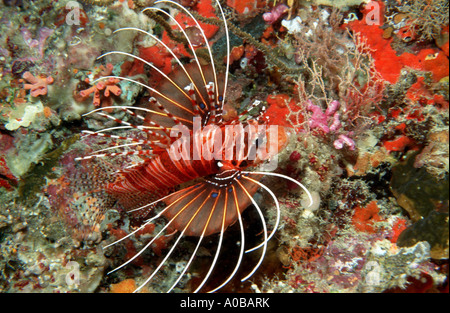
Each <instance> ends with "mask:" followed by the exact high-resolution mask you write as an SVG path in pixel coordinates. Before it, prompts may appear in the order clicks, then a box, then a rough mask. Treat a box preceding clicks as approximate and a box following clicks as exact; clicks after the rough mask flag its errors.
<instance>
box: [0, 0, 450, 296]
mask: <svg viewBox="0 0 450 313" xmlns="http://www.w3.org/2000/svg"><path fill="white" fill-rule="evenodd" d="M152 2H153V1H137V0H135V1H109V0H105V1H95V0H85V1H80V2H75V4H77V5H75V6H73V5H74V1H68V0H63V1H57V2H55V1H52V0H43V1H3V2H1V3H0V43H1V45H0V77H1V80H0V291H1V292H118V293H125V292H132V291H134V290H135V289H136V286H139V285H140V284H141V283H143V282H144V281H145V277H147V276H148V274H149V273H151V272H152V270H153V269H154V268H155V267H156V266H157V265H158V264H159V262H160V261H161V260H162V259H163V257H164V255H165V252H167V249H168V248H169V247H171V245H172V244H173V239H174V236H173V232H172V230H171V229H168V230H166V232H165V233H164V235H163V236H162V237H160V238H159V239H158V240H157V241H155V242H154V243H153V244H152V246H151V247H150V249H147V250H146V251H145V252H144V253H143V254H142V255H140V256H139V257H138V258H136V259H135V260H133V262H131V264H128V265H127V266H126V267H125V268H124V270H123V271H116V272H113V273H110V274H109V275H106V273H107V272H108V271H110V270H112V269H113V268H115V267H116V266H119V265H120V264H122V263H123V262H124V261H125V260H127V259H129V258H130V257H131V256H133V255H134V254H135V253H136V251H139V250H140V249H141V248H142V247H144V246H145V245H146V244H147V243H148V242H149V240H150V239H151V238H153V236H155V234H156V233H157V232H159V230H161V229H162V228H163V226H164V223H163V222H156V221H155V223H152V224H149V225H148V227H146V228H144V229H143V230H141V231H140V232H138V233H136V234H135V236H130V237H127V238H125V236H126V235H127V234H129V233H130V232H132V231H133V230H135V229H136V228H137V225H139V223H140V222H142V218H141V217H140V216H134V215H127V214H125V213H124V212H123V208H122V207H121V206H120V205H119V204H118V203H116V202H115V201H112V200H111V199H110V198H109V197H108V195H107V194H105V193H104V192H101V191H99V190H97V188H98V187H99V185H100V183H107V182H109V181H108V179H111V178H110V176H108V174H109V173H111V172H115V171H117V170H118V169H121V168H122V167H123V166H124V164H133V162H138V161H139V160H140V157H139V156H136V155H127V156H125V157H124V158H122V159H120V160H119V159H115V158H111V159H109V158H105V160H101V161H94V162H88V160H84V161H82V162H75V161H74V160H75V158H77V157H80V156H82V155H86V153H89V152H92V151H95V150H97V149H100V148H101V147H102V145H101V144H100V142H102V141H105V142H114V138H112V137H108V136H107V135H105V136H104V137H101V136H98V138H94V136H86V137H85V138H84V139H82V140H81V139H80V137H81V136H80V132H81V131H82V130H84V131H86V130H87V131H89V130H98V129H105V128H118V129H119V132H118V135H117V136H123V137H127V138H129V139H130V140H131V141H132V142H133V144H134V143H136V145H135V146H133V145H130V146H129V147H128V149H129V151H131V150H132V149H135V148H136V149H137V150H139V149H142V147H141V144H140V142H141V141H143V140H145V139H146V138H143V136H142V135H141V134H140V133H137V132H134V130H133V129H127V128H126V127H125V126H126V124H125V123H127V122H128V120H125V119H124V116H125V114H124V112H122V111H120V110H116V111H111V112H110V113H108V114H110V117H105V116H100V115H95V114H90V115H87V116H83V114H85V113H87V112H89V111H91V110H93V109H95V108H101V107H110V106H114V105H117V104H122V105H127V106H128V105H129V106H140V107H143V106H144V105H145V104H146V103H148V101H149V97H150V96H151V93H149V92H148V91H147V90H146V89H145V88H143V87H142V86H141V85H139V84H133V83H130V82H129V81H126V80H118V79H114V78H109V79H107V80H100V81H97V79H99V78H102V77H106V76H110V75H116V76H121V77H124V78H126V79H130V80H131V79H133V80H135V81H137V82H139V83H141V84H142V85H143V84H147V83H148V84H149V85H151V86H154V85H158V84H160V83H161V82H162V80H163V75H162V74H161V73H163V74H164V75H168V74H170V73H173V72H174V70H175V69H176V67H177V64H176V63H177V62H176V60H175V58H174V55H175V56H176V57H178V58H180V60H181V62H183V63H188V62H189V60H190V59H191V57H192V51H191V50H190V49H191V48H190V47H189V45H187V44H186V40H184V41H183V40H182V39H181V38H182V36H181V34H180V31H179V30H178V28H177V26H176V25H175V24H174V23H173V22H172V21H170V20H169V19H168V18H167V17H166V16H163V13H161V14H159V13H158V14H156V13H154V12H153V13H152V12H149V11H146V12H141V10H142V9H143V8H144V7H145V6H147V5H151V4H152ZM178 2H179V3H181V4H182V5H184V6H186V7H189V9H190V10H191V12H192V14H193V15H194V16H195V17H196V18H197V19H198V20H199V22H200V25H201V27H202V29H203V30H204V31H205V35H206V36H207V38H208V40H209V41H210V43H211V47H212V51H213V55H214V58H215V59H216V62H217V64H218V66H219V67H218V68H217V71H218V72H223V71H224V69H225V62H226V60H227V57H226V45H225V37H224V36H225V33H224V31H223V25H222V24H221V22H220V21H219V20H218V18H217V17H218V16H219V14H220V12H219V11H218V9H217V8H216V6H215V5H214V1H211V0H198V1H178ZM221 3H223V5H224V12H225V15H226V17H227V23H228V26H229V31H230V38H231V44H232V46H231V55H230V73H229V85H228V94H227V104H226V105H227V112H225V113H226V114H224V118H225V119H228V118H230V117H233V116H236V115H237V113H236V112H247V115H248V116H249V117H250V116H253V117H256V116H260V117H261V118H263V119H264V120H265V121H267V122H268V123H269V124H271V125H272V124H273V125H280V126H284V127H285V128H286V129H287V130H288V131H289V136H288V137H289V142H288V143H287V145H286V148H285V149H284V150H283V151H282V152H281V153H280V154H279V155H278V166H277V168H276V169H275V173H281V174H285V175H289V176H290V177H291V178H293V179H295V180H297V181H299V182H301V183H302V184H303V185H305V186H307V187H308V190H310V192H311V195H312V197H313V199H314V205H313V206H311V207H307V205H306V203H307V202H308V201H307V200H308V199H307V197H306V196H305V195H304V194H303V193H302V192H301V190H300V189H299V188H298V186H297V185H296V184H294V183H292V182H289V181H288V182H286V181H283V180H279V179H277V178H273V177H271V178H265V179H264V182H265V183H266V184H269V185H270V186H271V189H272V190H273V192H274V194H275V195H276V197H277V200H278V201H279V206H280V224H279V229H278V231H277V233H276V236H274V238H272V239H271V241H270V242H269V245H268V251H267V258H266V261H265V262H264V263H263V265H262V266H261V268H260V269H259V271H258V272H257V273H255V275H254V276H253V277H252V281H251V282H241V281H240V280H239V278H241V277H237V278H236V279H234V280H233V281H231V282H230V283H229V285H227V286H226V287H225V288H224V289H223V291H224V292H430V291H433V292H442V291H444V292H445V291H446V292H448V258H449V251H448V249H449V248H448V247H449V240H448V236H449V223H448V214H449V210H448V208H449V194H448V172H449V161H448V154H449V134H448V126H449V115H448V110H449V92H448V87H449V78H448V75H449V74H448V73H449V52H448V51H449V35H448V34H449V26H448V23H449V21H448V1H444V0H416V1H402V3H401V4H399V3H398V1H387V0H386V1H382V0H378V1H362V0H343V1H326V0H314V1H313V0H301V1H292V0H284V1H279V0H276V1H262V0H245V1H233V0H227V1H221ZM160 7H161V8H163V9H164V10H165V11H166V12H169V13H170V14H171V15H172V16H174V18H175V20H176V21H177V22H179V23H180V24H182V25H183V26H184V27H186V32H187V33H188V34H189V37H190V38H192V40H193V42H194V43H195V46H196V47H195V49H197V50H196V51H198V54H199V56H200V59H201V60H200V62H204V59H207V58H208V57H209V56H208V55H207V52H206V49H205V45H204V43H203V40H202V37H201V36H199V35H200V32H199V29H198V28H197V26H196V24H195V23H193V22H192V20H191V19H190V18H189V17H188V16H187V15H186V14H183V13H181V12H179V10H177V9H176V8H175V7H174V6H170V5H168V4H166V3H161V4H160ZM123 27H129V29H128V30H124V31H117V32H114V31H115V30H117V29H119V28H123ZM132 28H139V29H142V30H144V31H148V32H149V33H151V34H153V35H155V38H157V39H159V40H161V41H162V42H163V43H164V44H165V45H167V46H168V47H169V48H170V49H171V51H172V53H173V54H171V53H169V52H167V51H166V49H165V48H164V47H163V46H162V45H158V44H157V42H156V40H155V39H154V38H151V37H149V36H146V35H145V34H144V33H142V32H136V31H131V29H132ZM199 38H200V40H198V39H199ZM105 51H121V52H123V54H114V55H113V54H110V55H104V56H102V57H101V58H98V57H100V56H101V55H102V53H104V52H105ZM128 54H134V55H135V56H137V57H139V58H142V59H145V60H146V61H147V62H149V63H150V64H152V65H153V66H154V67H156V68H158V69H159V71H156V70H155V69H154V68H151V67H150V66H148V64H144V63H143V62H141V61H140V60H139V59H137V58H131V57H129V55H128ZM205 56H206V57H205ZM97 58H98V59H97ZM255 100H258V101H261V105H254V106H252V103H255ZM256 103H257V102H256ZM246 110H248V111H246ZM111 117H112V118H111ZM116 118H117V119H116ZM132 118H137V117H136V116H134V117H132ZM119 119H122V120H125V122H124V124H121V125H119V124H118V123H117V120H119ZM124 125H125V126H124ZM130 128H131V127H130ZM75 187H76V188H75ZM88 190H94V191H93V192H90V193H89V192H87V191H88ZM254 198H255V201H256V203H257V204H258V205H259V206H260V207H261V209H262V210H263V211H264V213H265V215H267V222H268V227H269V230H270V229H271V228H272V227H273V226H274V225H275V221H276V218H277V210H276V209H277V206H276V205H275V204H274V202H273V199H272V197H270V196H269V195H268V194H267V193H265V192H264V190H260V191H258V192H257V193H256V194H255V197H254ZM249 211H250V210H249ZM243 220H244V222H245V225H246V228H245V229H246V232H247V237H249V238H251V239H249V240H250V241H251V242H253V241H252V240H254V241H255V242H256V241H258V240H260V239H261V238H262V235H261V234H262V228H261V225H259V224H258V223H252V222H251V221H253V220H259V217H255V216H252V215H251V213H248V212H245V214H243ZM229 228H230V229H229V233H228V232H227V234H226V236H225V238H224V242H226V244H224V252H223V255H224V256H223V257H221V258H219V260H218V262H219V263H218V264H221V265H220V266H221V267H222V268H232V267H233V266H234V264H235V263H234V262H235V258H234V254H233V251H235V250H233V249H235V248H236V238H238V237H239V236H240V235H239V233H238V229H237V228H236V226H235V225H232V226H230V227H229ZM120 239H123V240H122V241H120V242H119V243H118V244H117V245H114V246H113V247H110V248H104V247H105V246H107V245H108V244H111V243H112V242H114V241H116V240H120ZM210 239H211V240H210V241H208V243H206V244H205V245H204V246H202V247H201V248H200V249H199V251H198V255H199V257H198V260H197V261H195V262H194V263H193V264H192V269H190V272H189V273H188V274H187V275H186V276H184V278H183V279H182V280H181V281H180V282H179V285H178V286H177V288H176V289H174V291H175V292H189V291H193V289H194V288H195V286H196V285H197V284H198V281H199V279H200V278H201V277H203V276H204V275H205V274H206V273H205V268H208V267H207V266H204V264H206V263H207V262H210V261H211V258H212V256H213V255H214V253H215V245H214V244H213V243H212V242H214V240H217V238H216V237H214V236H212V237H211V238H210ZM246 240H247V239H246ZM194 242H195V241H191V240H190V239H189V238H188V239H187V240H186V241H184V242H183V243H181V248H180V249H179V252H177V254H176V255H175V257H174V258H173V259H172V260H170V261H169V262H168V263H166V266H164V267H163V268H162V269H161V271H160V272H159V273H158V275H157V276H156V277H155V278H154V280H153V281H152V282H151V283H150V284H148V285H147V286H146V288H145V289H144V290H143V291H144V292H161V291H165V290H167V288H168V287H170V286H171V284H172V283H173V282H174V281H175V280H176V278H177V277H178V276H177V274H179V273H180V272H181V271H183V266H184V265H185V264H186V262H187V261H188V260H189V258H190V252H191V251H192V250H193V249H194V248H195V243H194ZM258 242H260V241H258ZM245 258H248V259H244V262H243V264H244V263H245V265H243V266H244V270H246V269H247V268H245V266H248V265H246V264H247V263H248V264H251V263H252V262H253V261H254V260H253V259H252V258H255V256H251V255H250V254H249V255H246V256H245ZM247 260H250V261H252V262H246V261H247ZM253 263H254V262H253ZM215 275H216V276H213V278H212V279H211V283H210V285H206V286H205V288H214V287H216V286H217V285H218V284H220V282H221V279H223V277H222V276H223V275H225V274H223V273H215Z"/></svg>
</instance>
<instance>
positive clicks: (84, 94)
mask: <svg viewBox="0 0 450 313" xmlns="http://www.w3.org/2000/svg"><path fill="white" fill-rule="evenodd" d="M117 83H119V79H117V78H112V77H111V78H109V79H108V80H105V81H100V82H98V83H97V84H95V85H94V86H92V87H90V88H88V89H85V90H82V91H80V92H79V93H78V95H79V97H76V99H77V100H78V101H80V102H81V101H85V100H86V99H87V98H89V97H90V95H91V94H92V93H93V94H94V100H93V102H92V103H93V104H94V105H95V106H99V105H100V103H101V102H102V100H104V101H105V100H106V99H107V98H108V99H109V96H110V95H111V93H112V94H114V95H116V96H120V94H121V93H122V89H120V87H119V86H117ZM103 90H104V92H103V96H104V97H103V99H102V95H101V93H100V91H103ZM109 105H111V100H110V99H109V100H106V101H105V103H103V104H102V106H109Z"/></svg>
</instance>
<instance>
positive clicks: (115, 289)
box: [109, 278, 137, 293]
mask: <svg viewBox="0 0 450 313" xmlns="http://www.w3.org/2000/svg"><path fill="white" fill-rule="evenodd" d="M136 288H137V287H136V282H135V281H134V279H132V278H128V279H125V280H122V281H121V282H120V283H117V284H112V285H111V287H110V289H109V291H110V292H111V293H133V292H134V291H135V290H136Z"/></svg>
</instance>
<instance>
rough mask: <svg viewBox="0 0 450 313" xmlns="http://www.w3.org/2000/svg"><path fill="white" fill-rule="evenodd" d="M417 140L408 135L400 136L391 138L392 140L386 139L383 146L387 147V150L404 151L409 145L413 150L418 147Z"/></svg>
mask: <svg viewBox="0 0 450 313" xmlns="http://www.w3.org/2000/svg"><path fill="white" fill-rule="evenodd" d="M415 145H416V142H415V141H414V140H413V139H411V138H409V137H407V136H404V135H402V136H400V137H398V138H397V139H394V140H391V141H385V142H384V143H383V146H384V147H385V148H386V150H387V151H389V152H392V151H404V150H405V149H406V148H407V147H408V148H411V149H413V150H416V149H417V147H416V146H415Z"/></svg>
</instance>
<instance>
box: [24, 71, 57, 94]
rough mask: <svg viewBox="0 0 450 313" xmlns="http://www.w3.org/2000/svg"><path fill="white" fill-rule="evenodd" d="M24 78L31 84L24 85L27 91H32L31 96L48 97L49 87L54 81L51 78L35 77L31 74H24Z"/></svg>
mask: <svg viewBox="0 0 450 313" xmlns="http://www.w3.org/2000/svg"><path fill="white" fill-rule="evenodd" d="M22 78H23V79H25V80H26V81H27V82H29V84H24V85H23V87H24V88H25V90H30V94H31V95H32V96H33V97H38V96H44V95H46V94H47V91H48V89H47V86H48V85H51V84H53V81H54V79H53V77H51V76H48V77H41V76H33V74H31V73H30V72H25V73H23V75H22Z"/></svg>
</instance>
